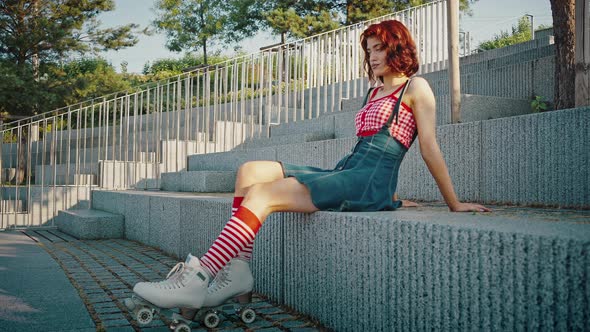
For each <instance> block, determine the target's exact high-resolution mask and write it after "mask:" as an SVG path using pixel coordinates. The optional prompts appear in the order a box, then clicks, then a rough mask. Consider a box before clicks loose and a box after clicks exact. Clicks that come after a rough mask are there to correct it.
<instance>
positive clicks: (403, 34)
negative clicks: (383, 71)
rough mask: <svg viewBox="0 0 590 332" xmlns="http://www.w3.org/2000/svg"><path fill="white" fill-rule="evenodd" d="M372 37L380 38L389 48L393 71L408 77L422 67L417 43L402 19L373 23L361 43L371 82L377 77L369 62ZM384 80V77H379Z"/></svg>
mask: <svg viewBox="0 0 590 332" xmlns="http://www.w3.org/2000/svg"><path fill="white" fill-rule="evenodd" d="M370 37H376V38H378V39H379V40H380V41H381V43H383V46H384V47H385V48H386V49H387V56H388V60H387V65H388V66H389V68H391V70H392V71H394V72H397V73H402V74H404V75H406V76H407V77H410V76H412V75H414V74H415V73H416V72H417V71H418V68H419V67H420V65H419V63H418V53H417V51H416V44H415V43H414V39H412V36H411V35H410V31H408V28H406V27H405V25H403V24H402V23H401V22H400V21H396V20H389V21H383V22H381V23H375V24H371V25H370V26H369V27H368V28H367V30H365V31H364V32H363V33H362V35H361V45H362V47H363V50H364V51H365V60H364V65H365V70H366V71H367V74H368V75H369V79H370V80H371V82H375V81H376V78H375V75H374V74H373V69H371V65H370V64H369V54H368V53H367V40H368V39H369V38H370ZM378 79H379V81H381V82H383V77H378Z"/></svg>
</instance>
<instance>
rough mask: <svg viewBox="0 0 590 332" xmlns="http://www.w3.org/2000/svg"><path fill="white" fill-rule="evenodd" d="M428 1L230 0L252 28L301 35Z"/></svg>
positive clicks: (463, 4) (464, 2)
mask: <svg viewBox="0 0 590 332" xmlns="http://www.w3.org/2000/svg"><path fill="white" fill-rule="evenodd" d="M475 1H477V0H460V9H461V11H462V12H465V13H467V14H469V13H470V6H469V5H470V4H471V3H473V2H475ZM427 2H429V1H428V0H346V1H344V0H278V1H264V0H233V3H234V5H235V4H241V5H242V6H244V7H245V8H249V9H248V10H244V11H243V12H242V15H240V16H239V17H238V19H239V20H241V21H242V22H255V23H254V24H253V25H251V28H252V29H259V28H265V29H269V30H270V31H272V32H273V33H275V34H277V35H284V36H286V37H289V38H304V37H308V36H312V35H315V34H318V33H322V32H326V31H330V30H333V29H336V28H339V27H341V26H342V25H350V24H354V23H358V22H361V21H365V20H369V19H372V18H376V17H380V16H383V15H387V14H391V13H393V12H396V11H400V10H404V9H407V8H409V7H413V6H417V5H422V4H425V3H427Z"/></svg>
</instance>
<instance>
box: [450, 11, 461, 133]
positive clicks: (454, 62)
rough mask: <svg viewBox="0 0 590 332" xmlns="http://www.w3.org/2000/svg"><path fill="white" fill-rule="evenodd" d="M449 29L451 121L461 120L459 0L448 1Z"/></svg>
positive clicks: (457, 121)
mask: <svg viewBox="0 0 590 332" xmlns="http://www.w3.org/2000/svg"><path fill="white" fill-rule="evenodd" d="M447 17H448V21H447V29H448V31H449V93H450V94H451V123H459V122H461V74H460V72H459V0H448V1H447Z"/></svg>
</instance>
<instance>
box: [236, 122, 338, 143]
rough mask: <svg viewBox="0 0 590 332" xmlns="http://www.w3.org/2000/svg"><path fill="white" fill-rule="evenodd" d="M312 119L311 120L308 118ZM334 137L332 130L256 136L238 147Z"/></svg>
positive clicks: (311, 140) (321, 139)
mask: <svg viewBox="0 0 590 332" xmlns="http://www.w3.org/2000/svg"><path fill="white" fill-rule="evenodd" d="M308 121H311V120H308ZM332 138H334V134H333V133H330V132H309V133H299V134H289V135H279V136H271V137H267V138H256V139H249V140H246V141H245V142H244V143H242V144H240V145H238V146H237V147H236V149H245V150H251V149H258V148H264V147H269V146H281V145H288V144H296V143H305V142H313V141H323V140H328V139H332Z"/></svg>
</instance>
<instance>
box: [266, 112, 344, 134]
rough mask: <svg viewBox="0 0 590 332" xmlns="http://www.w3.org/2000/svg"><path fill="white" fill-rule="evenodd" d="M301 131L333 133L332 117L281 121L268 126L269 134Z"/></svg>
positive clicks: (299, 132) (300, 132) (297, 132)
mask: <svg viewBox="0 0 590 332" xmlns="http://www.w3.org/2000/svg"><path fill="white" fill-rule="evenodd" d="M302 133H322V134H324V135H331V136H333V135H334V119H333V118H332V117H329V116H327V117H319V118H316V119H308V120H301V121H296V122H288V123H282V124H279V125H274V126H271V127H270V136H271V137H276V136H286V135H299V134H302Z"/></svg>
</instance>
